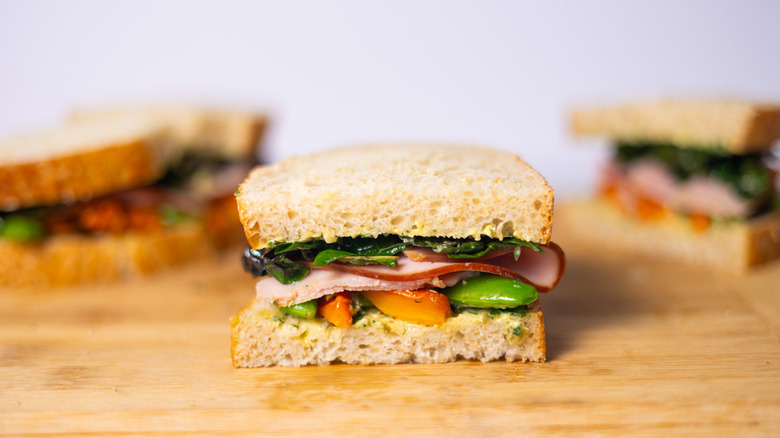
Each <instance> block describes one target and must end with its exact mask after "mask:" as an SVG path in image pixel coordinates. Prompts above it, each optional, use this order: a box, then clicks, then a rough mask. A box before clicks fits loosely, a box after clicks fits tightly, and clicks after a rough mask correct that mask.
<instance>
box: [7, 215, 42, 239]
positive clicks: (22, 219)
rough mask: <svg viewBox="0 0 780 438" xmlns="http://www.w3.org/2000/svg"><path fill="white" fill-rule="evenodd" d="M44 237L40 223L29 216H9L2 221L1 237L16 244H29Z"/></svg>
mask: <svg viewBox="0 0 780 438" xmlns="http://www.w3.org/2000/svg"><path fill="white" fill-rule="evenodd" d="M42 236H43V225H42V224H41V222H40V221H38V220H36V219H33V218H31V217H27V216H18V215H16V216H9V217H7V218H5V219H4V220H1V221H0V237H3V238H6V239H8V240H13V241H15V242H27V241H29V240H35V239H38V238H40V237H42Z"/></svg>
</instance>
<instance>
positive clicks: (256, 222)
mask: <svg viewBox="0 0 780 438" xmlns="http://www.w3.org/2000/svg"><path fill="white" fill-rule="evenodd" d="M236 198H237V200H238V205H239V213H240V216H241V222H242V223H243V225H244V229H245V232H246V236H247V239H248V241H249V243H250V245H251V246H250V247H249V248H247V249H246V250H245V251H244V258H243V262H244V268H245V269H246V270H247V271H248V272H250V273H252V274H253V275H255V276H256V277H259V278H258V282H257V287H256V297H255V299H253V300H252V301H251V303H250V304H249V305H248V306H247V307H245V308H244V309H242V310H241V311H239V312H238V314H236V315H235V316H233V317H232V318H231V326H232V331H231V333H232V334H231V344H232V348H231V351H232V358H233V364H234V366H236V367H260V366H274V365H280V366H301V365H309V364H318V365H325V364H331V363H348V364H395V363H441V362H451V361H455V360H458V359H469V360H482V361H490V360H497V359H500V358H505V359H506V360H508V361H532V362H541V361H544V360H545V337H544V320H543V317H542V310H541V307H540V306H539V303H538V294H537V293H538V292H546V291H549V290H551V289H552V288H554V287H555V286H556V285H557V283H558V282H559V281H560V278H561V276H562V274H563V269H564V265H565V258H564V255H563V252H562V251H561V250H560V248H559V247H558V246H557V245H556V244H554V243H552V242H550V233H551V226H552V208H553V190H552V189H551V188H550V186H549V185H548V184H547V182H546V181H545V179H544V178H543V177H542V176H541V175H539V173H537V172H536V171H535V170H533V169H532V168H531V167H530V166H528V165H527V164H526V163H525V162H523V161H522V160H520V159H519V158H517V157H516V156H514V155H512V154H509V153H505V152H498V151H493V150H490V149H483V148H476V147H447V146H434V145H416V144H415V145H380V146H370V147H359V148H345V149H338V150H334V151H329V152H324V153H319V154H314V155H310V156H305V157H296V158H291V159H288V160H285V161H282V162H279V163H277V164H274V165H271V166H263V167H258V168H257V169H255V170H254V171H252V173H251V174H250V175H249V177H248V178H247V180H246V181H245V182H244V183H243V184H242V185H241V186H240V188H239V191H238V193H237V195H236Z"/></svg>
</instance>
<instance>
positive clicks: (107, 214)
mask: <svg viewBox="0 0 780 438" xmlns="http://www.w3.org/2000/svg"><path fill="white" fill-rule="evenodd" d="M191 111H192V112H195V111H196V110H194V109H193V110H191ZM170 113H171V114H174V113H175V111H173V110H171V112H170ZM200 113H201V114H203V115H202V116H200V117H201V119H200V122H199V123H197V124H196V123H191V124H190V125H189V126H190V127H191V129H193V131H188V132H193V133H196V132H199V131H197V130H198V129H200V130H201V131H202V132H206V131H208V132H210V133H211V134H210V135H205V136H204V137H203V139H205V140H207V141H199V140H198V139H199V138H200V137H199V136H198V135H195V134H193V135H191V136H189V137H185V136H183V135H181V134H180V132H181V131H184V128H182V126H183V124H179V122H177V121H176V119H174V118H172V117H158V116H154V117H152V116H144V117H138V116H135V115H130V114H127V115H121V114H115V115H112V116H111V117H106V116H103V115H95V117H79V118H78V119H77V120H73V121H71V122H70V123H68V124H66V125H63V126H60V127H57V128H54V129H50V130H48V131H41V132H38V133H31V134H26V135H21V136H18V137H16V138H11V139H7V140H4V141H0V285H2V286H34V285H52V286H62V285H74V284H80V283H85V282H92V281H112V280H117V279H121V278H126V277H129V276H132V275H135V274H138V273H148V272H152V271H155V270H158V269H160V268H163V267H165V266H171V265H175V264H179V263H182V262H184V261H187V260H192V259H196V258H199V257H205V256H208V255H212V254H216V253H218V252H219V251H220V250H221V249H222V248H224V247H226V246H229V245H231V244H237V243H239V242H240V241H242V240H243V232H242V231H241V227H240V223H239V222H238V217H237V211H236V205H235V200H234V199H233V191H234V189H235V187H237V186H238V184H239V183H240V182H241V181H242V180H243V178H244V177H245V176H246V174H247V173H248V171H249V169H251V167H252V166H253V165H255V164H256V163H257V160H256V147H257V143H258V140H259V137H260V136H261V134H262V131H263V127H264V125H265V117H264V116H263V115H255V114H250V113H236V117H235V118H230V117H227V116H224V117H223V116H220V117H210V116H209V114H210V113H209V112H208V111H205V110H200ZM96 114H97V113H96ZM220 114H224V113H220ZM239 116H240V117H239ZM190 120H192V119H190ZM199 125H202V127H200V128H198V126H199ZM214 126H216V127H218V128H217V129H215V128H213V127H214ZM222 126H231V128H230V129H227V128H221V127H222ZM188 129H190V128H188ZM239 132H240V133H242V135H238V134H237V133H239ZM243 133H247V134H243ZM223 145H224V146H223Z"/></svg>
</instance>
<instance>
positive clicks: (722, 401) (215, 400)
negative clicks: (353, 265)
mask: <svg viewBox="0 0 780 438" xmlns="http://www.w3.org/2000/svg"><path fill="white" fill-rule="evenodd" d="M561 243H562V244H563V245H564V248H566V246H565V242H561ZM252 295H253V281H252V279H250V278H248V277H247V276H246V275H245V274H244V273H243V272H242V271H241V269H240V264H239V262H238V255H237V254H231V255H230V256H229V257H226V258H225V259H224V260H221V261H218V262H210V263H205V262H204V263H200V264H198V265H194V266H190V267H187V268H182V269H178V270H175V271H172V272H168V273H165V274H162V275H158V276H155V277H151V278H147V279H143V280H139V281H135V282H132V283H130V284H125V285H117V286H93V287H86V288H77V289H64V290H45V289H41V290H25V291H14V290H0V435H3V436H20V435H36V436H41V435H43V436H45V435H57V436H60V435H79V436H82V435H88V436H116V435H121V436H148V435H165V436H198V435H213V436H246V435H249V434H256V433H265V434H272V433H273V434H279V433H281V434H285V435H294V436H300V435H316V436H358V435H360V436H389V435H390V434H395V435H396V436H407V435H412V434H414V435H430V436H445V433H446V434H450V435H452V434H454V435H455V436H496V435H498V436H502V435H507V436H508V435H512V436H517V435H521V434H524V433H529V432H530V433H532V434H535V435H548V434H551V433H554V434H561V435H574V436H581V435H583V434H597V435H602V434H611V435H619V436H624V435H634V434H641V435H674V436H690V435H709V436H712V435H716V436H720V435H728V436H733V435H737V436H780V344H779V341H780V263H775V264H773V265H770V266H767V267H764V268H762V269H758V270H756V271H754V272H753V273H751V274H750V275H749V276H747V277H744V278H740V277H728V276H721V275H717V274H713V273H710V272H706V271H700V270H699V271H697V270H689V269H685V268H682V267H679V266H675V265H674V264H662V263H651V262H647V261H642V260H626V259H621V258H620V257H615V258H604V257H599V256H598V255H597V254H593V253H592V251H582V252H577V251H571V250H570V251H569V265H568V271H567V273H566V276H565V277H564V280H563V281H562V283H561V285H560V287H559V288H558V289H556V290H555V291H553V292H551V293H550V294H547V295H545V296H543V297H542V305H543V308H544V313H545V319H546V322H547V337H548V338H547V339H548V361H547V362H546V363H543V364H522V363H504V362H497V363H488V364H483V363H468V362H460V363H454V364H446V365H401V366H365V367H364V366H346V365H339V366H330V367H307V368H299V369H280V368H271V369H234V368H233V367H232V366H231V363H230V357H229V349H230V344H229V326H228V318H229V316H230V315H231V314H232V313H234V312H235V311H236V310H238V309H239V307H241V306H243V305H244V304H245V303H246V302H248V301H249V299H250V297H251V296H252Z"/></svg>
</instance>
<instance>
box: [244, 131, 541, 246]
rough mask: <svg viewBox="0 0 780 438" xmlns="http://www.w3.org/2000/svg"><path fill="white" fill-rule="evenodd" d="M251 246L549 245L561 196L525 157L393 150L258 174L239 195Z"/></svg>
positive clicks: (302, 162)
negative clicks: (384, 239) (409, 241)
mask: <svg viewBox="0 0 780 438" xmlns="http://www.w3.org/2000/svg"><path fill="white" fill-rule="evenodd" d="M236 199H237V200H238V205H239V215H240V217H241V222H242V223H243V225H244V231H245V232H246V236H247V239H248V240H249V242H250V244H251V245H252V247H254V248H255V249H258V248H263V247H265V246H267V245H268V243H269V242H274V241H276V242H281V241H284V242H293V241H305V240H308V239H313V238H324V239H325V240H326V241H328V242H333V241H335V239H336V238H337V237H342V236H352V237H354V236H377V235H381V234H396V235H406V236H449V237H455V238H466V237H473V238H477V239H478V238H481V237H483V236H484V237H490V238H499V239H501V238H505V237H517V238H520V239H524V240H528V241H533V242H540V243H546V242H548V241H549V239H550V229H551V226H552V209H553V190H552V188H550V186H549V185H548V184H547V181H545V179H544V178H543V177H542V176H541V175H539V173H537V172H536V171H535V170H533V169H532V168H531V167H530V166H528V165H527V164H526V163H525V162H523V161H522V160H520V159H519V158H518V157H516V156H514V155H512V154H510V153H506V152H499V151H495V150H490V149H484V148H478V147H457V146H446V145H423V144H389V145H376V146H364V147H353V148H344V149H337V150H334V151H329V152H324V153H319V154H314V155H309V156H305V157H295V158H291V159H288V160H285V161H282V162H279V163H277V164H274V165H272V166H264V167H259V168H256V169H255V170H254V171H253V172H252V173H250V175H249V177H248V178H247V180H246V181H245V182H244V183H243V184H242V185H241V186H240V188H239V193H238V194H237V196H236Z"/></svg>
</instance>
